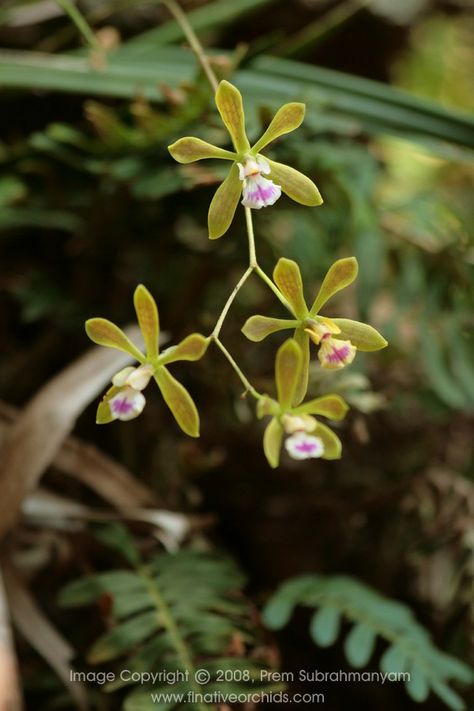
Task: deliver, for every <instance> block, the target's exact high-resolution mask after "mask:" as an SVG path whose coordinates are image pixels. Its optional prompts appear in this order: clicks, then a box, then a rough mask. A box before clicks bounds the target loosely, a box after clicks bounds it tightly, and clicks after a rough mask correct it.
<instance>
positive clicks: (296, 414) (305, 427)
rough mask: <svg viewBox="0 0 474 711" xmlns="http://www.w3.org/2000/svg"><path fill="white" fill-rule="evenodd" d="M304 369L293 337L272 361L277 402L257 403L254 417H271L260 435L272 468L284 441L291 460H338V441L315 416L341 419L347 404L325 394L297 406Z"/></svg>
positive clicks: (334, 396)
mask: <svg viewBox="0 0 474 711" xmlns="http://www.w3.org/2000/svg"><path fill="white" fill-rule="evenodd" d="M302 368H303V352H302V350H301V347H300V346H299V345H298V343H297V342H296V341H295V340H294V338H289V339H288V340H287V341H285V343H283V345H282V346H280V348H279V349H278V352H277V355H276V359H275V381H276V389H277V400H274V399H273V398H270V397H268V396H264V397H263V398H261V399H260V400H259V401H258V403H257V416H258V417H260V418H262V417H265V415H271V418H272V419H271V420H270V422H269V424H268V425H267V427H266V429H265V434H264V436H263V449H264V452H265V456H266V458H267V461H268V463H269V464H270V466H271V467H273V468H275V467H277V466H278V464H279V462H280V452H281V447H282V443H283V439H284V438H285V449H286V451H287V452H288V454H289V455H290V457H292V458H293V459H311V458H313V459H318V458H322V459H340V457H341V449H342V445H341V441H340V439H339V437H337V436H336V435H335V434H334V432H333V431H332V430H331V429H329V427H327V426H326V425H324V424H323V423H322V422H319V420H317V419H316V418H315V417H314V416H315V415H322V416H323V417H327V418H329V419H331V420H341V419H342V418H343V417H344V416H345V414H346V412H347V409H348V407H347V404H346V403H345V402H344V400H343V399H342V398H341V397H340V396H339V395H324V396H323V397H318V398H315V399H314V400H309V401H308V402H305V403H304V404H303V405H299V404H298V400H297V397H298V392H297V391H298V387H299V383H300V380H301V371H302Z"/></svg>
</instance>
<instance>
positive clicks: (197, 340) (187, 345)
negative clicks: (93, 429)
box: [86, 284, 209, 437]
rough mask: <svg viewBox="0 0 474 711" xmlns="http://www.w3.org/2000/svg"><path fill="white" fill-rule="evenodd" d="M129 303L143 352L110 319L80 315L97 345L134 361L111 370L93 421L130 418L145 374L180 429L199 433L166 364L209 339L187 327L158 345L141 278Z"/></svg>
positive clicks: (137, 409)
mask: <svg viewBox="0 0 474 711" xmlns="http://www.w3.org/2000/svg"><path fill="white" fill-rule="evenodd" d="M133 301H134V306H135V311H136V314H137V318H138V325H139V326H140V330H141V332H142V335H143V340H144V343H145V350H146V355H145V354H143V353H142V352H141V351H140V349H139V348H137V346H135V344H134V343H132V341H131V340H130V339H129V338H128V337H127V336H126V335H125V333H124V332H123V331H122V330H121V329H120V328H119V327H118V326H116V325H115V324H114V323H112V322H111V321H108V320H107V319H104V318H91V319H89V320H88V321H86V333H87V335H88V336H89V338H90V339H91V340H92V341H94V343H97V344H98V345H99V346H106V347H107V348H117V349H118V350H120V351H124V352H125V353H128V354H129V355H131V356H133V357H134V358H135V359H136V360H137V361H138V362H139V363H140V365H139V366H138V367H137V368H134V367H132V366H129V367H127V368H124V369H123V370H121V371H120V372H118V373H116V374H115V375H114V377H113V378H112V387H111V388H110V389H109V390H108V391H107V392H106V394H105V395H104V397H103V400H102V402H101V403H100V405H99V407H98V410H97V423H98V424H100V425H102V424H106V423H108V422H112V421H113V420H131V419H133V418H134V417H138V415H139V414H140V413H141V412H142V410H143V408H144V406H145V397H144V395H143V393H142V390H144V389H145V388H146V386H147V385H148V383H149V382H150V380H151V378H154V379H155V381H156V384H157V385H158V387H159V389H160V391H161V394H162V395H163V399H164V401H165V402H166V404H167V405H168V407H169V409H170V410H171V412H172V413H173V415H174V418H175V420H176V422H177V423H178V425H179V426H180V427H181V429H182V430H183V432H185V433H186V434H188V435H190V436H191V437H198V436H199V415H198V412H197V409H196V405H195V404H194V402H193V400H192V398H191V396H190V394H189V393H188V391H187V390H186V388H184V387H183V386H182V385H181V383H179V382H178V381H177V380H176V379H175V378H174V377H173V376H172V375H171V373H170V372H169V370H168V368H167V367H166V366H167V365H169V364H170V363H174V362H176V361H179V360H189V361H194V360H199V359H200V358H202V356H203V355H204V353H205V352H206V349H207V346H208V344H209V339H208V338H205V337H204V336H202V335H201V334H200V333H192V334H191V335H190V336H187V337H186V338H185V339H184V340H182V341H181V342H180V343H178V345H176V346H171V347H170V348H167V349H166V350H164V351H163V352H162V353H160V351H159V345H158V343H159V335H160V322H159V316H158V308H157V306H156V303H155V300H154V299H153V297H152V295H151V294H150V292H149V291H148V289H146V288H145V287H144V286H143V285H142V284H140V285H139V286H137V288H136V289H135V293H134V297H133Z"/></svg>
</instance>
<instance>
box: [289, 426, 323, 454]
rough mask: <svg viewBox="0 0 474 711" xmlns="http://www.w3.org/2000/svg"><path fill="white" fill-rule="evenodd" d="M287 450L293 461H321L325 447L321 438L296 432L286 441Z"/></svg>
mask: <svg viewBox="0 0 474 711" xmlns="http://www.w3.org/2000/svg"><path fill="white" fill-rule="evenodd" d="M285 449H286V451H287V452H288V454H289V455H290V457H292V458H293V459H298V460H300V459H319V457H322V456H323V454H324V445H323V442H322V440H321V438H320V437H315V436H314V435H310V434H307V433H306V432H295V433H294V434H292V435H291V437H288V438H287V439H286V441H285Z"/></svg>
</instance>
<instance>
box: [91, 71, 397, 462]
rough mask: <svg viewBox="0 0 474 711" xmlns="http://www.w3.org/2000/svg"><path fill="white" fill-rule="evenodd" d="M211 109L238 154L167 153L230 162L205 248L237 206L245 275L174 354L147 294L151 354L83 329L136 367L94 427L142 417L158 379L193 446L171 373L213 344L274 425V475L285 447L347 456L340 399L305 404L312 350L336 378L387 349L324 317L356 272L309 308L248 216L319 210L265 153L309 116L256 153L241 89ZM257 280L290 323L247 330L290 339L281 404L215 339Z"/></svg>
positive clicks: (189, 410)
mask: <svg viewBox="0 0 474 711" xmlns="http://www.w3.org/2000/svg"><path fill="white" fill-rule="evenodd" d="M215 100H216V106H217V109H218V111H219V113H220V116H221V118H222V120H223V122H224V124H225V127H226V128H227V131H228V132H229V135H230V138H231V141H232V144H233V148H234V150H233V151H230V150H227V149H224V148H220V147H218V146H214V145H211V144H210V143H207V142H206V141H203V140H201V139H200V138H195V137H185V138H180V139H179V140H177V141H176V142H175V143H173V145H171V146H169V151H170V153H171V155H172V156H173V158H175V160H177V161H178V162H179V163H191V162H194V161H197V160H201V159H203V158H217V159H221V160H228V161H230V162H231V167H230V170H229V173H228V175H227V177H226V178H225V180H224V181H223V183H222V184H221V185H220V186H219V188H218V189H217V191H216V193H215V195H214V197H213V199H212V202H211V205H210V208H209V215H208V227H209V238H210V239H217V238H219V237H221V236H222V235H223V234H225V232H226V231H227V230H228V228H229V226H230V224H231V222H232V219H233V217H234V214H235V211H236V209H237V205H238V202H239V199H241V202H242V204H243V206H244V207H245V210H246V216H247V229H248V239H249V256H250V264H249V267H248V268H247V271H246V272H245V274H244V275H243V277H242V278H241V280H240V281H239V283H238V285H237V286H236V288H235V289H234V290H233V292H232V293H231V295H230V297H229V299H228V300H227V302H226V304H225V306H224V308H223V310H222V313H221V315H220V317H219V319H218V321H217V324H216V327H215V329H214V330H213V332H212V333H211V335H210V336H208V337H205V336H203V335H201V334H199V333H193V334H191V335H189V336H187V338H185V339H184V340H182V341H181V342H180V343H178V344H177V345H176V346H172V347H170V348H167V349H166V350H164V351H162V352H160V350H159V319H158V309H157V306H156V303H155V301H154V299H153V297H152V296H151V294H150V293H149V292H148V291H147V289H146V288H145V287H144V286H143V285H139V286H138V287H137V289H136V291H135V295H134V304H135V310H136V313H137V318H138V323H139V326H140V330H141V332H142V336H143V340H144V343H145V353H142V351H141V350H140V349H139V348H138V347H137V346H135V345H134V344H133V343H132V342H131V341H130V340H129V339H128V337H127V336H126V334H125V333H124V332H123V331H122V330H121V329H120V328H118V326H116V325H115V324H113V323H112V322H110V321H107V320H106V319H102V318H93V319H90V320H89V321H87V323H86V330H87V334H88V335H89V337H90V338H91V339H92V340H93V341H94V342H95V343H97V344H99V345H102V346H107V347H110V348H118V349H119V350H122V351H125V352H126V353H127V354H128V355H130V356H131V357H133V358H134V359H135V360H136V361H138V364H139V365H138V366H137V367H134V366H128V367H126V368H124V369H123V370H121V371H120V372H118V373H116V374H115V376H114V377H113V378H112V386H111V388H110V389H109V390H108V391H107V393H106V394H105V396H104V398H103V400H102V402H101V403H100V405H99V408H98V412H97V422H98V423H99V424H104V423H108V422H111V421H113V420H117V419H118V420H130V419H132V418H134V417H137V416H138V415H139V414H140V413H141V412H142V410H143V408H144V406H145V397H144V395H143V391H144V389H145V388H146V387H147V385H148V384H149V382H150V381H151V380H152V379H154V380H155V382H156V383H157V385H158V388H159V389H160V391H161V394H162V396H163V398H164V400H165V402H166V404H167V405H168V407H169V408H170V410H171V412H172V413H173V415H174V417H175V419H176V422H177V423H178V425H179V426H180V427H181V429H182V430H183V431H184V432H185V433H186V434H188V435H190V436H192V437H197V436H198V435H199V415H198V412H197V409H196V406H195V404H194V402H193V400H192V398H191V396H190V395H189V393H188V392H187V390H186V389H185V388H184V387H183V386H182V385H181V383H179V382H178V381H177V380H176V379H175V378H174V377H173V376H172V375H171V373H170V372H169V370H168V367H167V366H168V365H170V364H172V363H174V362H175V361H180V360H188V361H196V360H199V359H200V358H201V357H202V356H203V355H204V354H205V353H206V350H207V347H208V345H209V343H210V342H211V341H214V342H215V343H216V345H217V346H218V347H219V348H220V350H221V351H222V352H223V354H224V355H225V356H226V358H227V359H228V360H229V363H230V364H231V366H232V367H233V368H234V370H235V372H236V373H237V375H238V376H239V378H240V379H241V381H242V383H243V384H244V386H245V390H246V393H250V394H251V395H252V396H253V397H254V398H255V399H256V400H257V416H258V418H263V417H270V420H269V422H268V424H267V426H266V429H265V432H264V436H263V448H264V453H265V456H266V458H267V461H268V463H269V464H270V466H271V467H277V466H278V464H279V462H280V455H281V450H282V446H283V443H284V449H285V450H286V452H287V453H288V455H289V456H290V457H292V458H293V459H296V460H301V459H313V458H314V459H318V458H323V459H338V458H340V456H341V449H342V445H341V442H340V440H339V438H338V437H337V435H336V434H335V433H334V432H333V431H332V430H331V429H330V428H329V427H328V426H327V425H326V424H324V423H323V422H321V421H320V419H319V418H320V417H324V418H327V419H329V420H333V421H336V420H341V419H342V418H344V416H345V414H346V412H347V409H348V406H347V404H346V403H345V402H344V400H343V399H342V398H341V397H340V396H339V395H334V394H330V395H324V396H322V397H318V398H313V399H309V400H308V401H306V402H305V401H304V400H305V397H306V394H307V390H308V373H309V363H310V358H311V345H312V344H314V345H315V346H316V347H317V359H318V362H319V365H320V367H321V368H322V369H324V370H340V369H342V368H344V367H346V366H347V365H349V364H350V363H351V362H352V361H353V360H354V358H355V356H356V353H357V351H358V350H359V351H376V350H379V349H381V348H384V347H385V346H386V345H387V342H386V340H385V339H384V338H383V337H382V336H381V335H380V333H378V331H376V330H375V329H374V328H372V327H371V326H369V325H367V324H365V323H361V322H359V321H353V320H351V319H346V318H333V317H327V316H324V315H321V314H320V311H321V309H322V308H323V307H324V306H325V304H326V302H327V301H328V300H329V299H330V298H331V297H332V296H334V295H335V294H336V293H337V292H339V291H340V290H341V289H344V288H346V287H347V286H349V285H350V284H351V283H352V282H353V281H354V280H355V279H356V277H357V271H358V265H357V260H356V259H355V258H354V257H349V258H344V259H339V260H337V261H336V262H334V264H333V265H332V266H331V267H330V268H329V270H328V272H327V274H326V276H325V277H324V279H323V282H322V284H321V287H320V289H319V291H318V293H317V294H316V296H315V298H314V301H313V303H312V304H311V306H310V307H308V305H307V302H306V299H305V295H304V291H303V282H302V278H301V273H300V269H299V266H298V264H297V263H296V262H294V261H292V260H290V259H286V258H281V259H279V260H278V263H277V264H276V267H275V269H274V272H273V280H271V279H270V277H268V276H267V275H266V274H265V273H264V272H263V270H262V269H261V268H260V266H259V265H258V263H257V261H256V256H255V244H254V237H253V226H252V217H251V210H259V209H261V208H263V207H268V206H271V205H274V204H275V203H276V201H277V200H278V199H279V198H280V196H281V194H282V193H285V194H286V195H287V196H288V197H290V198H291V199H293V200H295V201H296V202H299V203H301V204H303V205H308V206H315V205H320V204H321V203H322V198H321V195H320V193H319V191H318V189H317V187H316V185H315V184H314V183H313V182H312V181H311V180H310V179H309V178H307V177H306V176H305V175H303V174H302V173H300V172H298V171H297V170H295V169H294V168H291V167H290V166H287V165H283V164H281V163H277V162H275V161H273V160H271V159H270V158H268V157H264V156H263V155H262V153H261V151H263V149H265V148H266V147H267V146H268V145H269V144H270V143H271V142H272V141H274V140H275V139H277V138H279V137H280V136H283V135H284V134H286V133H289V132H290V131H293V130H295V129H296V128H298V126H300V124H301V123H302V121H303V118H304V113H305V106H304V104H301V103H296V102H293V103H288V104H285V105H284V106H282V107H281V108H280V109H279V110H278V111H277V113H276V114H275V116H274V118H273V119H272V121H271V123H270V125H269V126H268V128H267V130H266V131H265V132H264V133H263V135H262V136H261V138H260V139H259V140H258V141H257V142H256V143H254V145H253V146H251V145H250V142H249V140H248V138H247V134H246V131H245V117H244V109H243V102H242V96H241V94H240V92H239V91H238V89H237V88H236V87H235V86H233V85H232V84H231V83H229V82H228V81H222V82H220V84H219V85H218V88H217V91H216V96H215ZM252 271H255V272H256V273H257V275H258V276H260V277H261V278H262V279H263V280H264V281H265V282H266V283H267V285H268V286H269V287H270V288H271V289H272V291H273V292H274V293H275V295H276V296H277V297H278V299H279V300H280V302H281V303H282V304H283V305H284V307H285V308H286V309H287V310H288V312H289V316H290V317H289V318H286V319H283V318H272V317H267V316H264V315H255V316H251V317H250V318H249V319H248V320H247V322H246V323H245V325H244V326H243V328H242V331H243V333H244V335H245V336H246V337H247V338H248V339H249V340H251V341H261V340H263V339H264V338H266V337H267V336H269V335H270V334H272V333H276V332H279V331H283V330H287V329H289V330H291V331H292V337H291V338H289V339H288V340H286V341H285V342H284V343H283V345H281V346H280V347H279V349H278V351H277V354H276V360H275V382H276V399H275V398H272V397H270V396H269V395H266V394H263V393H260V392H258V391H257V390H256V389H255V388H254V387H253V386H252V385H251V384H250V383H249V381H248V380H247V378H246V377H245V376H244V374H243V373H242V371H241V370H240V368H239V366H238V365H237V363H236V362H235V360H234V359H233V358H232V356H231V355H230V354H229V352H228V351H227V349H226V348H225V346H224V344H223V343H222V341H221V340H220V338H219V333H220V328H221V326H222V323H223V321H224V319H225V317H226V315H227V312H228V309H229V307H230V305H231V303H232V301H233V299H234V298H235V295H236V294H237V292H238V290H239V289H240V288H241V287H242V285H243V284H244V282H245V281H246V279H247V277H248V276H249V275H250V274H251V273H252Z"/></svg>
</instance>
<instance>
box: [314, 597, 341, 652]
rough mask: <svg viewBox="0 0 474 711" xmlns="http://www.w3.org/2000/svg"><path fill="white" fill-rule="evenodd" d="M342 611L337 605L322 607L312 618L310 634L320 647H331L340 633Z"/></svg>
mask: <svg viewBox="0 0 474 711" xmlns="http://www.w3.org/2000/svg"><path fill="white" fill-rule="evenodd" d="M340 627H341V611H340V610H339V609H338V608H337V607H331V606H327V607H321V608H320V609H319V610H318V611H317V612H315V614H314V615H313V617H312V618H311V624H310V628H309V629H310V634H311V637H312V639H313V641H314V642H315V643H316V644H319V646H320V647H330V646H331V645H332V644H334V642H335V641H336V639H337V638H338V635H339V630H340Z"/></svg>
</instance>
